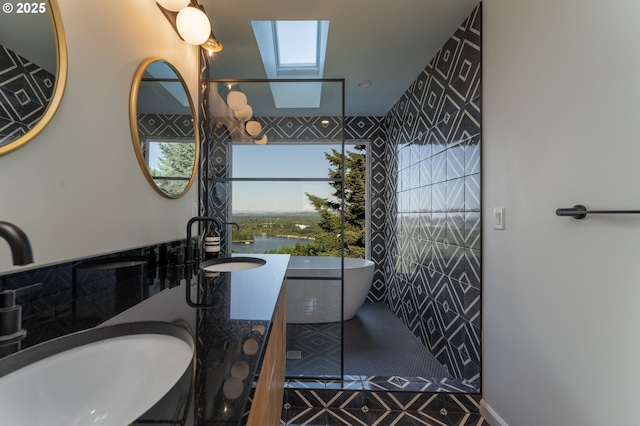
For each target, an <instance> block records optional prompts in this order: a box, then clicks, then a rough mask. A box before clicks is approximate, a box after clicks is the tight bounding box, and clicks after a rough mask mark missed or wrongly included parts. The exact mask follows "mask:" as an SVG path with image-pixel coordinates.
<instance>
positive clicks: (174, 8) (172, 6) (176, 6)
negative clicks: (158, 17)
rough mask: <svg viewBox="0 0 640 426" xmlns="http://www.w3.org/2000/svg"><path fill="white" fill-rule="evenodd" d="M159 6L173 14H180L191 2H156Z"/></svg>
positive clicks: (172, 0)
mask: <svg viewBox="0 0 640 426" xmlns="http://www.w3.org/2000/svg"><path fill="white" fill-rule="evenodd" d="M156 1H157V2H158V4H159V5H160V6H162V7H164V8H165V9H167V10H170V11H171V12H178V11H180V10H182V9H184V8H185V7H187V6H188V5H189V0H156Z"/></svg>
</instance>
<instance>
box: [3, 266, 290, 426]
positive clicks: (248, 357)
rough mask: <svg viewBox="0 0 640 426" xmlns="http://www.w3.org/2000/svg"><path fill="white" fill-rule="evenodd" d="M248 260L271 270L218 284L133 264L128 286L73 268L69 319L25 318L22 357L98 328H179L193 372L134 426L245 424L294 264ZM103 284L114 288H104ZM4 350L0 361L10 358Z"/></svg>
mask: <svg viewBox="0 0 640 426" xmlns="http://www.w3.org/2000/svg"><path fill="white" fill-rule="evenodd" d="M251 256H252V257H258V258H261V259H264V260H266V263H265V264H264V265H263V266H260V267H258V268H255V269H248V270H242V271H235V272H223V273H218V274H215V276H212V275H211V274H209V273H205V272H202V271H199V272H196V273H191V271H189V270H188V269H187V270H186V271H185V270H183V269H181V268H177V269H176V268H175V267H174V268H172V269H171V270H170V271H167V270H165V269H163V268H151V267H148V266H147V265H146V264H140V265H134V264H132V265H131V266H128V267H126V268H122V269H121V271H128V272H127V274H126V278H125V276H124V275H122V276H121V278H122V279H118V274H115V281H113V280H114V278H113V275H114V274H113V270H112V271H111V272H104V271H101V270H95V269H80V268H75V269H74V270H73V274H75V275H74V279H73V282H74V283H80V284H74V288H73V290H72V291H71V293H73V298H72V302H71V303H72V304H73V309H72V310H71V312H72V314H70V315H61V316H60V318H55V319H54V320H53V321H47V322H43V321H41V320H40V321H38V319H37V318H33V317H28V318H27V319H26V320H25V321H24V322H23V326H24V328H26V329H27V330H28V338H27V339H25V341H23V342H22V347H21V348H19V349H21V350H24V349H26V348H28V347H29V346H32V345H35V344H38V343H42V342H45V341H47V340H49V339H51V338H55V337H59V336H60V335H64V334H65V333H69V332H73V331H80V330H83V329H87V328H90V327H93V326H98V327H99V326H107V325H112V324H118V323H127V322H136V321H170V322H174V321H177V322H180V323H182V324H183V325H185V326H186V327H187V328H189V329H191V331H192V332H193V334H194V337H195V341H196V359H195V368H193V369H189V370H188V371H187V372H185V375H184V376H183V378H182V379H181V380H180V381H179V382H178V383H177V384H176V386H175V387H174V388H173V389H172V390H171V391H170V392H169V393H168V394H167V395H166V396H165V397H164V398H163V399H162V400H161V401H159V402H158V404H156V406H154V407H153V408H152V409H151V410H149V411H148V412H147V413H146V414H145V415H143V416H142V417H141V418H140V419H138V421H137V422H136V423H134V424H149V423H162V424H176V425H177V424H186V425H191V424H194V425H204V424H216V425H238V424H242V423H243V422H244V421H245V420H246V415H247V402H248V400H249V396H250V393H251V390H252V385H253V382H254V379H255V377H256V375H257V374H258V373H259V370H260V367H261V360H262V356H263V350H264V348H265V346H266V342H267V339H268V336H269V332H270V327H271V321H272V319H273V315H274V312H275V308H276V304H277V300H278V297H279V295H280V291H281V288H282V282H283V280H284V277H285V273H286V269H287V266H288V263H289V255H264V254H256V255H251ZM76 266H77V265H76ZM118 271H120V270H118ZM167 275H170V276H171V280H167V279H166V277H167ZM96 277H98V278H96ZM104 277H108V278H104ZM184 277H189V278H188V279H186V278H184ZM31 279H33V278H31ZM105 279H106V280H108V281H111V284H109V285H108V286H107V285H106V284H104V283H103V282H104V281H105ZM89 283H93V284H91V285H93V286H94V288H93V290H92V292H91V294H90V295H89V296H90V297H91V298H92V299H91V302H90V303H79V301H80V300H82V298H83V297H87V296H86V295H85V292H87V294H88V292H89V290H88V288H89V287H90V284H89ZM96 283H98V284H96ZM100 283H102V284H100ZM44 285H45V287H46V286H47V283H46V282H45V283H44ZM102 287H105V288H106V289H102ZM187 288H189V291H190V303H188V302H187V297H186V295H187ZM96 289H98V291H99V292H100V291H101V292H103V293H105V292H106V293H105V295H104V297H102V296H101V297H100V298H98V297H97V296H96V294H97V293H96ZM104 304H107V305H108V306H102V305H104ZM61 330H65V331H64V332H62V331H61ZM4 350H5V352H4V353H0V356H2V355H5V356H6V355H7V352H6V350H7V349H6V348H4ZM14 352H15V350H14ZM0 362H2V359H0Z"/></svg>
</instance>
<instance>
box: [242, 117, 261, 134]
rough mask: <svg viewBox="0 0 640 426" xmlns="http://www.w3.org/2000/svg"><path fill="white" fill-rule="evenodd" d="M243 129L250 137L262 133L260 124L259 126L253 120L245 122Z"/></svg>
mask: <svg viewBox="0 0 640 426" xmlns="http://www.w3.org/2000/svg"><path fill="white" fill-rule="evenodd" d="M245 129H247V133H249V134H250V135H251V136H258V135H259V134H260V132H261V131H262V124H260V122H259V121H255V120H252V121H247V124H245Z"/></svg>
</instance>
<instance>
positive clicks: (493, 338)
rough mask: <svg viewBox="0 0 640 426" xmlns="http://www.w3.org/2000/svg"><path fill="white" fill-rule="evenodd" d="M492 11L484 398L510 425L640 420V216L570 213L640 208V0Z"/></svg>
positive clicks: (487, 21) (488, 26)
mask: <svg viewBox="0 0 640 426" xmlns="http://www.w3.org/2000/svg"><path fill="white" fill-rule="evenodd" d="M483 15H484V19H483V61H484V64H483V77H484V83H483V85H484V86H483V161H484V164H483V167H484V168H483V178H484V181H483V189H484V201H483V203H484V208H483V212H484V215H483V217H484V223H483V226H484V236H483V262H484V263H483V272H484V275H483V303H484V305H483V313H484V317H483V321H484V322H483V330H484V341H483V344H484V354H483V364H484V371H483V375H482V377H483V393H484V399H485V400H486V402H487V403H488V404H489V405H490V406H491V407H492V408H493V409H494V410H495V411H496V412H497V413H498V414H499V415H500V417H502V418H503V419H504V421H505V422H506V423H508V424H509V425H510V426H539V425H562V426H569V425H581V426H590V425H602V426H605V425H623V424H636V423H637V421H638V420H637V417H638V414H637V407H638V397H639V396H640V391H639V390H638V386H637V379H638V377H640V363H639V362H638V356H639V355H640V332H639V331H638V326H639V325H640V307H639V303H640V277H639V274H638V272H639V270H638V265H639V263H640V262H639V259H640V248H639V244H640V216H634V217H630V216H626V217H612V216H600V217H599V216H589V217H588V218H587V219H584V220H581V221H579V220H574V219H572V218H560V217H557V216H556V215H555V214H554V212H555V209H556V208H558V207H571V206H572V205H574V204H578V203H581V204H585V205H587V207H590V208H593V209H616V208H618V209H628V208H635V209H640V142H638V122H639V119H638V117H639V116H640V78H639V76H640V55H638V49H639V48H640V26H638V23H637V18H638V16H640V2H637V1H636V0H610V1H606V2H603V1H595V0H583V1H571V0H544V1H512V0H485V1H484V3H483ZM496 207H505V208H506V230H504V231H495V230H493V223H492V217H493V215H492V213H493V209H494V208H496Z"/></svg>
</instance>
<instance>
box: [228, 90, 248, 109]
mask: <svg viewBox="0 0 640 426" xmlns="http://www.w3.org/2000/svg"><path fill="white" fill-rule="evenodd" d="M227 105H229V108H231V109H232V110H234V111H240V110H241V109H243V108H244V107H246V106H247V95H245V94H244V93H242V92H240V91H238V90H234V91H233V92H229V94H228V95H227Z"/></svg>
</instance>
